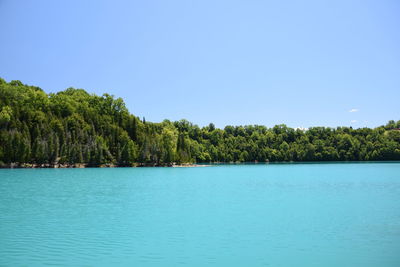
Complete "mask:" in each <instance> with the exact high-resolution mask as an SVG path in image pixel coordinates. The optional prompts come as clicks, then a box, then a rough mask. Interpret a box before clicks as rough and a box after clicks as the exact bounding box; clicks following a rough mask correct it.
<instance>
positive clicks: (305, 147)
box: [0, 78, 400, 167]
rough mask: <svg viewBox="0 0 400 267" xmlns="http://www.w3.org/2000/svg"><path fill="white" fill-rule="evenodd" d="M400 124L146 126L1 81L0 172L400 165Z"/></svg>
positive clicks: (65, 94)
mask: <svg viewBox="0 0 400 267" xmlns="http://www.w3.org/2000/svg"><path fill="white" fill-rule="evenodd" d="M399 128H400V121H397V122H395V121H389V122H388V123H387V124H386V125H384V126H380V127H377V128H374V129H370V128H359V129H353V128H351V127H337V128H329V127H312V128H309V129H307V130H301V129H293V128H289V127H287V126H286V125H283V124H282V125H276V126H274V127H272V128H267V127H265V126H259V125H248V126H226V127H225V128H224V129H218V128H216V127H215V126H214V125H213V124H212V123H210V124H209V125H208V126H206V127H199V126H197V125H195V124H192V123H190V122H188V121H186V120H180V121H176V122H171V121H169V120H164V121H163V122H161V123H152V122H148V121H145V119H144V118H143V119H140V118H138V117H136V116H134V115H132V114H130V113H129V111H128V110H127V108H126V107H125V104H124V102H123V100H122V99H121V98H114V97H113V96H111V95H108V94H104V95H103V96H97V95H94V94H89V93H87V92H86V91H85V90H82V89H74V88H68V89H66V90H65V91H62V92H58V93H56V94H54V93H50V94H46V93H45V92H44V91H43V90H42V89H40V88H38V87H35V86H28V85H24V84H22V83H21V82H20V81H11V82H9V83H7V82H6V81H5V80H3V79H1V78H0V165H1V166H4V167H8V166H12V165H15V166H60V165H61V166H75V165H76V164H81V165H84V166H104V165H110V166H111V165H112V166H147V165H158V166H165V165H171V164H173V163H176V164H182V163H195V162H197V163H201V162H254V161H258V162H273V161H361V160H400V129H399Z"/></svg>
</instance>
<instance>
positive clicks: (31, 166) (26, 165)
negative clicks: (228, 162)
mask: <svg viewBox="0 0 400 267" xmlns="http://www.w3.org/2000/svg"><path fill="white" fill-rule="evenodd" d="M206 166H209V165H199V164H193V163H182V164H176V163H161V164H157V163H133V164H131V165H116V164H112V163H107V164H102V165H97V166H95V165H90V164H86V163H64V164H61V163H55V164H50V163H43V164H37V163H1V164H0V168H3V169H18V168H26V169H36V168H51V169H64V168H120V167H206Z"/></svg>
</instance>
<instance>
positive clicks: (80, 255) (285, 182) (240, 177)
mask: <svg viewBox="0 0 400 267" xmlns="http://www.w3.org/2000/svg"><path fill="white" fill-rule="evenodd" d="M48 265H54V266H230V267H231V266H307V267H309V266H319V267H320V266H324V267H329V266H340V267H343V266H344V267H346V266H363V267H366V266H386V267H388V266H396V267H398V266H400V163H358V164H357V163H344V164H269V165H232V166H227V165H224V166H214V167H203V168H115V169H16V170H4V169H3V170H0V266H48Z"/></svg>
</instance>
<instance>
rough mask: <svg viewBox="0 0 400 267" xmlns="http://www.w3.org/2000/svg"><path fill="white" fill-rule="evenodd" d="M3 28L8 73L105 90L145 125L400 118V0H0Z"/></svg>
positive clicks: (0, 44)
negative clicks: (140, 118) (170, 121)
mask: <svg viewBox="0 0 400 267" xmlns="http://www.w3.org/2000/svg"><path fill="white" fill-rule="evenodd" d="M0 32H1V39H0V77H2V78H4V79H6V80H7V81H10V80H14V79H17V80H21V81H22V82H24V83H27V84H32V85H37V86H39V87H41V88H42V89H44V90H45V91H46V92H57V91H60V90H63V89H65V88H68V87H71V86H72V87H76V88H84V89H86V90H87V91H89V92H91V93H96V94H103V93H105V92H107V93H110V94H113V95H115V96H117V97H122V98H123V99H124V100H125V102H126V105H127V107H128V109H129V110H130V111H131V112H132V113H134V114H135V115H138V116H140V117H142V116H145V117H146V120H148V121H154V122H158V121H162V120H163V119H165V118H168V119H170V120H178V119H181V118H186V119H188V120H190V121H191V122H193V123H195V124H198V125H200V126H203V125H206V124H208V123H209V122H214V123H215V124H216V125H217V126H218V127H224V126H225V125H241V124H242V125H243V124H263V125H266V126H268V127H271V126H273V125H275V124H280V123H285V124H287V125H289V126H291V127H299V126H302V127H309V126H341V125H345V126H349V125H352V126H353V127H361V126H370V127H375V126H378V125H381V124H384V123H386V122H387V121H388V120H389V119H395V120H398V119H400V104H399V100H400V1H397V0H393V1H390V0H381V1H376V0H374V1H368V0H360V1H352V0H343V1H342V0H335V1H323V0H316V1H261V0H260V1H253V0H248V1H233V0H229V1H228V0H226V1H205V0H202V1H185V0H182V1H152V0H146V1H107V2H106V1H63V2H62V1H16V0H8V1H7V0H0ZM350 110H353V111H354V112H350ZM352 121H353V122H352Z"/></svg>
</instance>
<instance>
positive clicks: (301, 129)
mask: <svg viewBox="0 0 400 267" xmlns="http://www.w3.org/2000/svg"><path fill="white" fill-rule="evenodd" d="M294 129H295V130H300V131H303V132H304V131H307V130H308V128H305V127H301V126H300V127H296V128H294Z"/></svg>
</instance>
